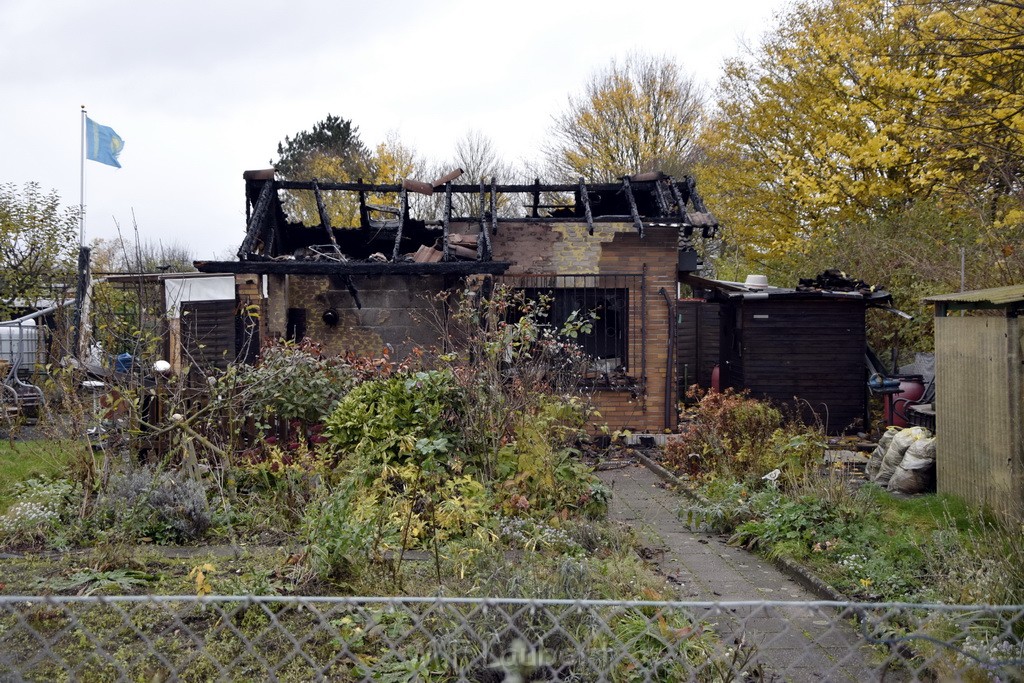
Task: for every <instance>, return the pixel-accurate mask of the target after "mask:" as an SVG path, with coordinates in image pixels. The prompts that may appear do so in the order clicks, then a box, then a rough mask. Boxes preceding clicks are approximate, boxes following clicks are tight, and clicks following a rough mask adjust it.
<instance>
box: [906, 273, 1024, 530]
mask: <svg viewBox="0 0 1024 683" xmlns="http://www.w3.org/2000/svg"><path fill="white" fill-rule="evenodd" d="M925 301H928V302H931V303H934V304H935V309H936V310H935V313H936V320H935V355H936V367H935V385H936V389H937V391H936V423H937V432H938V438H937V440H936V450H937V453H936V456H937V457H936V468H937V474H938V490H939V492H940V493H952V494H955V495H958V496H961V497H962V498H964V499H966V500H968V501H970V502H972V503H974V504H977V505H981V506H985V507H987V508H989V509H992V510H994V511H996V512H998V513H1000V514H1002V515H1004V516H1006V517H1009V518H1016V519H1022V518H1024V412H1022V410H1024V406H1022V393H1024V363H1022V358H1024V325H1021V318H1020V317H1019V316H1018V313H1019V312H1020V311H1024V285H1016V286H1013V287H997V288H994V289H985V290H978V291H974V292H960V293H957V294H944V295H941V296H934V297H929V298H927V299H925ZM977 309H1003V310H1004V311H1005V316H995V315H964V316H961V315H947V313H948V312H950V311H954V310H967V311H969V310H977Z"/></svg>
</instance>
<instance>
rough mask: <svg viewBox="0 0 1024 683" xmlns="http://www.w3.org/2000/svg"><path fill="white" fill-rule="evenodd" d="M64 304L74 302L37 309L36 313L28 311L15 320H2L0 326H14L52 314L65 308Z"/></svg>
mask: <svg viewBox="0 0 1024 683" xmlns="http://www.w3.org/2000/svg"><path fill="white" fill-rule="evenodd" d="M64 306H72V307H73V306H74V303H72V302H68V303H64V304H55V305H53V306H49V307H47V308H43V309H41V310H38V311H35V312H34V313H28V314H26V315H23V316H21V317H20V318H15V319H14V320H0V327H13V326H15V325H21V324H22V323H26V322H28V321H29V320H35V319H36V318H42V317H44V316H47V315H50V314H51V313H55V312H56V311H57V310H59V309H61V308H63V307H64Z"/></svg>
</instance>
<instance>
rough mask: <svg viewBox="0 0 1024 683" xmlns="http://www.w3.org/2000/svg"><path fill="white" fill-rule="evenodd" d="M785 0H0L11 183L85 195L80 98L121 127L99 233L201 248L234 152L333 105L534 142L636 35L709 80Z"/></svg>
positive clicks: (237, 207)
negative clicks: (631, 0) (123, 231)
mask: <svg viewBox="0 0 1024 683" xmlns="http://www.w3.org/2000/svg"><path fill="white" fill-rule="evenodd" d="M782 2H783V0H770V1H767V2H758V1H757V0H724V1H723V2H719V3H697V2H678V1H675V2H673V1H671V0H665V1H660V2H659V1H651V2H646V3H643V4H639V5H628V4H627V5H623V4H622V3H621V2H608V1H607V0H602V1H593V2H576V1H574V2H540V1H539V0H524V1H523V2H517V3H514V4H512V3H508V4H507V6H501V7H498V6H496V5H494V4H483V3H479V2H470V1H469V0H458V1H455V2H446V3H431V4H427V3H420V2H412V1H393V2H390V3H373V2H360V3H356V2H314V1H313V0H293V1H292V2H288V3H281V2H268V1H266V0H253V1H251V2H248V3H245V4H241V3H227V2H217V1H216V0H207V1H206V2H198V1H197V0H181V1H179V2H177V3H172V4H166V3H164V4H159V5H157V4H153V3H146V2H129V1H127V0H106V1H105V2H99V1H96V0H94V1H93V2H90V3H87V4H86V3H81V2H73V1H71V0H64V1H61V2H56V1H55V2H46V3H40V2H37V1H36V0H7V1H6V2H4V3H3V4H2V5H0V27H2V28H0V92H2V93H4V100H5V104H4V106H3V107H0V129H2V130H3V131H4V137H3V140H4V148H3V153H2V154H0V182H16V183H23V182H26V181H29V180H35V181H38V182H40V183H41V184H42V185H43V187H44V188H47V189H48V188H51V187H53V188H56V189H57V190H58V191H59V192H60V193H61V195H62V197H63V198H64V199H65V201H66V202H67V203H69V204H73V203H77V201H78V194H79V190H78V187H79V163H80V156H79V145H80V138H79V122H80V115H79V106H80V105H82V104H86V105H88V107H89V113H90V116H91V117H92V118H93V119H94V120H96V121H98V122H99V123H102V124H105V125H109V126H111V127H113V128H114V129H115V130H116V131H117V132H118V133H119V134H120V135H121V136H122V137H123V138H124V139H125V142H126V146H125V150H124V152H123V154H122V156H121V161H122V164H123V168H122V169H120V170H118V169H113V168H109V167H106V166H102V165H99V164H95V163H92V162H88V163H87V175H86V181H87V200H88V205H89V206H88V216H89V223H88V237H90V238H91V237H110V236H112V235H114V234H115V230H114V222H115V220H116V221H117V222H120V223H121V225H122V228H129V229H130V227H131V221H132V218H131V215H132V214H131V212H132V209H134V211H135V216H136V218H137V220H138V225H139V231H140V234H141V235H142V236H143V238H146V239H152V240H158V239H164V240H165V241H179V242H184V243H188V244H190V245H191V246H192V247H193V248H194V250H195V253H196V254H197V256H199V257H202V258H209V257H211V256H213V255H214V254H215V253H217V254H220V253H222V252H223V251H224V250H225V248H226V247H228V246H230V245H232V244H237V243H238V242H239V241H240V240H241V236H242V233H243V231H244V216H245V213H244V203H243V202H244V196H243V186H242V181H241V174H242V171H244V170H246V169H249V168H264V167H266V166H267V165H268V162H269V161H270V159H271V157H272V156H273V155H274V152H275V150H276V145H277V142H278V141H279V140H281V139H282V138H283V137H284V136H285V135H291V134H294V133H296V132H297V131H299V130H303V129H307V128H309V127H310V126H311V125H312V124H314V123H315V122H316V121H319V120H321V119H323V118H324V117H325V116H326V115H327V114H328V113H333V114H336V115H339V116H343V117H345V118H349V119H351V120H352V121H353V122H354V123H355V124H356V125H357V126H358V127H359V130H360V133H361V135H362V137H363V140H364V141H365V142H366V143H367V144H368V145H369V146H373V145H375V144H376V143H377V142H380V141H381V140H383V139H384V137H385V135H386V134H387V132H388V131H390V130H395V131H397V132H398V134H399V136H400V137H401V139H402V141H403V142H405V143H406V144H408V145H411V146H412V147H414V148H415V149H416V150H418V151H419V152H420V153H421V154H423V155H425V156H428V157H431V158H435V159H440V158H445V157H448V156H450V155H451V153H452V151H453V147H454V145H455V142H456V141H457V140H458V139H459V138H460V137H462V136H463V135H464V134H465V133H466V132H467V131H468V130H470V129H476V130H479V131H481V132H483V133H484V134H486V135H487V136H489V137H490V138H491V139H492V140H493V141H494V143H495V146H496V147H497V149H498V150H499V151H501V152H502V153H503V154H504V155H505V156H506V157H507V158H509V159H510V160H518V159H523V158H534V157H536V156H537V155H538V153H539V150H540V147H541V144H542V142H543V140H544V137H545V134H546V132H547V130H548V128H549V126H550V124H551V117H552V115H554V114H556V113H558V112H559V111H560V110H561V108H562V107H563V106H564V104H565V102H566V98H567V97H568V96H569V95H570V94H571V93H575V92H578V91H579V90H580V89H581V88H582V86H583V84H584V83H585V81H586V79H587V78H588V77H589V75H590V74H591V73H592V72H593V71H594V70H596V69H598V68H602V67H604V66H606V65H607V64H608V62H609V61H610V60H611V59H612V58H613V57H614V58H621V57H623V56H624V55H625V54H627V53H628V52H630V51H631V50H639V51H646V52H650V53H654V54H667V55H670V56H672V57H673V58H675V59H677V60H678V61H679V62H680V63H681V64H682V65H683V67H684V68H685V69H686V70H687V71H689V72H691V73H693V74H694V75H695V76H696V77H697V78H699V79H702V80H704V81H706V82H708V83H712V82H713V81H714V80H715V79H716V78H717V73H718V69H719V66H720V63H721V61H722V59H723V58H724V57H725V56H727V55H730V54H732V53H733V52H734V51H735V49H736V46H737V44H738V38H739V37H740V36H741V35H742V36H745V37H747V38H748V39H752V38H756V37H757V35H758V34H759V32H760V31H761V30H763V29H764V28H765V27H767V26H768V25H769V19H770V17H771V14H772V12H773V11H774V9H776V8H778V7H780V6H781V4H782Z"/></svg>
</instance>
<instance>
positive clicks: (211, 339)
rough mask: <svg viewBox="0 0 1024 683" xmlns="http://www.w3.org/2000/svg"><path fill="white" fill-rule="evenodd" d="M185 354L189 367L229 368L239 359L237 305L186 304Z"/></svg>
mask: <svg viewBox="0 0 1024 683" xmlns="http://www.w3.org/2000/svg"><path fill="white" fill-rule="evenodd" d="M181 355H182V363H183V364H185V365H193V366H198V367H200V368H203V369H211V368H217V369H218V370H225V369H227V367H228V363H230V362H232V361H233V360H235V302H234V301H232V300H223V301H185V302H182V303H181Z"/></svg>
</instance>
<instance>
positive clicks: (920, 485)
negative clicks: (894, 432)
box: [887, 437, 935, 493]
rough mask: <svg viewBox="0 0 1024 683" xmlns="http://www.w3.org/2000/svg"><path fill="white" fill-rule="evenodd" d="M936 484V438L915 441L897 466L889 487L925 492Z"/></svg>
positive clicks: (906, 491) (898, 489)
mask: <svg viewBox="0 0 1024 683" xmlns="http://www.w3.org/2000/svg"><path fill="white" fill-rule="evenodd" d="M934 485H935V438H934V437H932V438H930V439H921V440H919V441H915V442H914V443H913V444H911V445H910V447H909V448H908V449H907V452H906V453H905V454H904V456H903V461H902V462H900V464H899V465H898V466H897V467H896V471H895V472H893V474H892V478H891V479H889V484H888V486H887V488H888V489H889V490H890V491H896V492H898V493H924V492H925V491H930V490H932V488H934Z"/></svg>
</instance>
